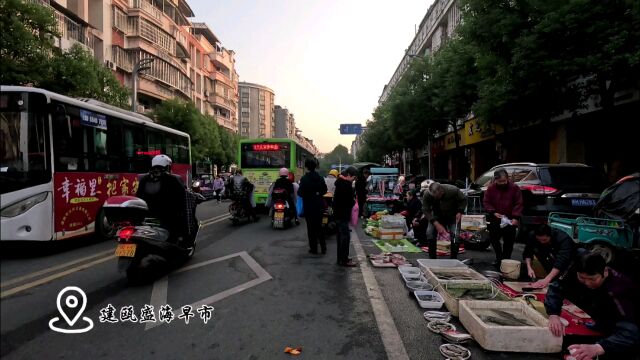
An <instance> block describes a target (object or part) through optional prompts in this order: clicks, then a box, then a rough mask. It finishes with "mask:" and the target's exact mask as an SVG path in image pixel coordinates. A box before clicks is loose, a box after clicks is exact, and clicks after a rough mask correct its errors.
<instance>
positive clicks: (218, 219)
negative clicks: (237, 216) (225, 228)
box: [200, 214, 231, 227]
mask: <svg viewBox="0 0 640 360" xmlns="http://www.w3.org/2000/svg"><path fill="white" fill-rule="evenodd" d="M230 217H231V215H229V214H224V215H222V216H218V217H215V218H211V219H209V220H206V221H203V222H201V223H200V226H201V227H207V226H209V225H213V224H215V223H219V222H221V221H224V220H227V219H228V218H230Z"/></svg>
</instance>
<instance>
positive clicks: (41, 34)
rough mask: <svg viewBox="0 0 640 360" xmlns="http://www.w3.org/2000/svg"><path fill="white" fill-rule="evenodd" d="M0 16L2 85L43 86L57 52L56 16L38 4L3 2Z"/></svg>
mask: <svg viewBox="0 0 640 360" xmlns="http://www.w3.org/2000/svg"><path fill="white" fill-rule="evenodd" d="M0 14H2V16H0V83H2V84H4V85H27V84H33V85H35V86H39V85H40V83H41V81H42V80H45V79H47V78H48V77H49V76H50V71H49V70H50V64H49V59H50V57H51V56H52V54H53V53H54V52H55V51H54V50H55V47H54V43H53V39H54V37H55V36H57V35H58V28H57V23H56V20H55V19H54V17H53V13H52V12H51V10H49V9H47V8H45V7H44V6H42V5H40V4H37V3H35V2H28V1H22V0H2V1H0Z"/></svg>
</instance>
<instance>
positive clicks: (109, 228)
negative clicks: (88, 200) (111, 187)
mask: <svg viewBox="0 0 640 360" xmlns="http://www.w3.org/2000/svg"><path fill="white" fill-rule="evenodd" d="M116 230H117V229H116V227H115V226H113V225H112V224H111V223H110V222H109V220H107V217H106V216H105V214H104V209H100V211H99V212H98V217H97V218H96V235H97V236H99V237H100V239H102V240H111V239H113V237H114V236H116Z"/></svg>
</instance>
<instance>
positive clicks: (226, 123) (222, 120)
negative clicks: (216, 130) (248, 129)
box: [215, 115, 238, 131]
mask: <svg viewBox="0 0 640 360" xmlns="http://www.w3.org/2000/svg"><path fill="white" fill-rule="evenodd" d="M215 118H216V121H217V122H218V124H220V126H223V127H225V128H227V129H230V130H233V131H238V124H237V123H236V122H234V121H233V120H231V119H230V118H227V117H224V116H222V115H215Z"/></svg>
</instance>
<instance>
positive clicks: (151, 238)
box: [103, 193, 205, 282]
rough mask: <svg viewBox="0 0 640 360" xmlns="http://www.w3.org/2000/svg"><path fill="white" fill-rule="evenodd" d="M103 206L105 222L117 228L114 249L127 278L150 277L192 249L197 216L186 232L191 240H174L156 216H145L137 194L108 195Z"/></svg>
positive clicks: (198, 200) (198, 198) (196, 198)
mask: <svg viewBox="0 0 640 360" xmlns="http://www.w3.org/2000/svg"><path fill="white" fill-rule="evenodd" d="M189 196H193V200H194V201H195V205H197V204H199V203H201V202H202V201H204V200H205V199H204V197H203V196H202V195H200V194H193V193H191V194H190V195H189ZM103 208H104V211H105V215H106V216H107V219H108V220H109V222H110V223H112V224H114V225H115V226H116V227H117V229H118V230H117V232H116V237H117V241H118V245H117V247H116V251H115V255H116V257H118V271H120V272H122V271H124V272H126V274H127V278H128V279H129V281H131V282H139V281H142V280H144V279H150V278H153V276H154V274H157V273H158V272H159V271H160V270H161V269H167V268H171V267H173V266H177V265H179V264H181V263H182V262H184V261H186V260H187V259H189V258H190V257H192V256H193V254H194V253H195V249H196V243H197V236H198V231H199V229H200V224H199V222H197V220H196V221H195V225H194V226H193V228H192V229H191V230H190V234H189V235H188V236H189V237H190V239H192V241H190V239H183V240H182V241H180V242H176V241H175V240H174V239H173V238H171V237H170V235H169V231H167V230H166V229H164V228H163V227H162V226H161V225H160V224H159V222H158V221H157V220H155V219H152V218H148V217H147V216H148V214H149V208H148V206H147V203H146V202H145V201H144V200H142V199H140V198H137V197H135V196H112V197H110V198H109V199H107V200H106V202H105V204H104V207H103ZM194 212H195V209H194ZM194 216H195V215H194Z"/></svg>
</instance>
